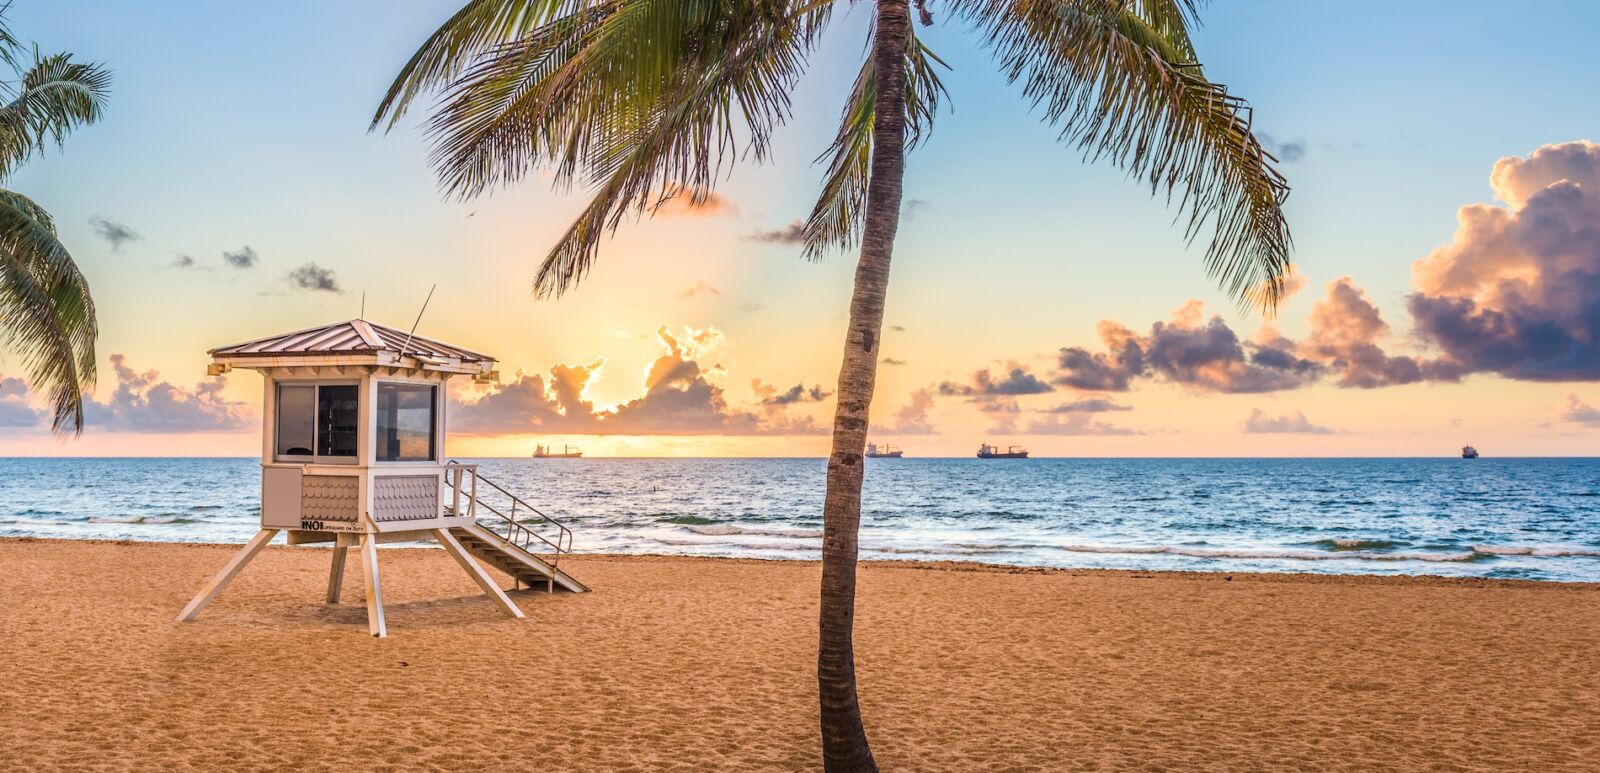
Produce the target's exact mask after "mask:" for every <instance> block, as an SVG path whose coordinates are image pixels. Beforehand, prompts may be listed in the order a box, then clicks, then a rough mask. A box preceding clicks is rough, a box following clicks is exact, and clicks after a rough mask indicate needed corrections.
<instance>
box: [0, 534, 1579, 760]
mask: <svg viewBox="0 0 1600 773" xmlns="http://www.w3.org/2000/svg"><path fill="white" fill-rule="evenodd" d="M234 549H235V548H234V547H232V546H196V545H170V544H152V543H110V542H62V541H50V540H0V646H3V648H4V653H5V654H4V657H5V662H4V663H0V718H3V721H0V769H5V770H16V769H35V770H42V769H107V770H126V769H134V768H138V769H149V768H162V769H165V770H169V771H176V770H217V769H234V770H249V769H296V770H308V769H334V768H340V769H370V770H414V769H444V770H476V771H493V770H506V769H512V768H518V769H548V770H674V769H675V770H696V771H699V770H754V769H811V768H814V767H816V753H815V750H816V748H817V746H818V741H817V730H816V708H815V704H814V697H813V696H814V693H813V689H814V684H813V663H814V657H815V650H814V648H815V639H814V636H815V628H816V588H817V580H818V574H819V571H820V569H819V567H818V565H817V564H815V563H809V562H799V561H794V562H767V561H755V560H732V559H727V560H723V559H692V558H671V557H622V556H604V555H590V556H578V557H574V558H572V559H569V561H570V569H571V571H572V573H573V574H574V575H575V576H577V577H579V578H580V579H582V580H584V581H585V582H588V583H589V584H590V585H592V586H593V587H594V588H595V592H594V593H590V594H582V595H572V594H556V595H548V594H545V593H544V592H543V591H537V592H530V591H524V592H521V593H517V594H513V598H514V599H515V600H516V601H517V603H518V604H519V605H520V606H521V607H522V609H523V611H524V612H525V613H526V614H527V619H525V620H521V621H517V620H512V619H509V618H506V617H503V616H502V615H501V614H500V613H499V611H498V610H497V609H496V608H495V607H494V606H492V604H491V603H490V602H489V601H488V599H487V598H485V597H484V596H483V595H482V594H481V593H479V592H478V590H477V588H476V586H474V585H473V584H472V582H471V581H470V580H469V579H468V578H467V577H466V576H465V575H464V574H463V573H462V572H461V570H460V569H459V568H458V567H457V566H456V565H455V564H454V563H452V562H451V560H450V558H449V557H448V556H446V555H445V554H444V553H443V552H442V551H439V550H419V549H386V550H384V551H382V552H381V554H380V563H381V566H382V570H383V573H384V592H385V601H386V602H387V609H388V613H389V615H388V624H389V638H387V639H383V640H376V639H372V638H370V637H369V636H368V635H367V629H366V619H365V608H364V607H363V606H362V603H361V579H360V577H361V575H360V564H359V562H358V561H356V560H354V556H352V560H351V561H350V564H349V566H348V567H347V574H346V579H345V592H346V601H345V603H343V604H340V605H337V606H330V605H325V604H323V603H322V595H323V592H324V589H325V587H326V581H327V568H328V560H329V551H328V550H326V549H317V548H284V547H273V548H269V549H268V550H267V551H266V552H264V553H263V554H262V555H261V556H260V557H259V558H257V559H256V561H255V563H253V564H252V565H250V566H249V567H248V568H247V569H246V570H245V571H244V573H243V574H242V575H241V576H240V577H239V579H237V580H236V581H235V582H234V583H233V585H232V586H230V587H229V588H228V589H227V590H226V591H225V592H224V593H223V594H222V596H221V597H220V598H219V599H218V600H217V601H216V602H215V603H213V604H212V605H211V607H210V608H209V609H207V610H206V612H205V614H204V615H202V616H201V618H200V619H199V620H198V621H196V622H193V623H177V622H174V621H173V617H174V616H175V615H176V614H177V612H178V610H179V609H180V608H181V607H182V606H183V604H184V603H185V602H186V601H187V600H188V598H189V596H190V595H192V594H193V593H194V592H195V591H196V590H197V589H198V588H199V587H200V586H201V585H202V584H203V583H204V581H205V580H206V578H207V577H209V576H210V574H211V573H213V572H214V571H215V570H216V569H217V568H219V567H220V566H221V565H222V563H223V562H224V561H226V560H227V558H228V556H229V555H230V554H231V552H232V551H233V550H234ZM567 565H568V564H567V562H564V563H563V566H564V567H565V566H567ZM496 576H497V577H499V575H496ZM1228 577H1229V575H1221V574H1181V573H1134V572H1085V571H1070V570H1066V571H1063V570H1030V569H1006V568H999V567H980V566H974V565H955V564H938V565H926V564H906V563H895V564H885V563H869V564H866V565H864V567H863V569H862V571H861V575H860V598H859V614H858V620H857V643H856V647H857V657H858V660H859V668H860V686H861V690H862V703H863V706H864V713H865V716H866V722H867V727H868V732H869V734H870V735H871V738H872V740H873V744H874V750H875V751H876V753H877V756H878V759H879V762H880V763H881V764H882V765H883V767H884V769H885V770H1037V769H1049V770H1125V769H1148V770H1163V769H1164V770H1310V769H1329V770H1382V769H1395V770H1493V769H1508V768H1513V769H1531V770H1594V769H1596V765H1597V763H1596V760H1600V689H1597V685H1600V586H1596V585H1563V584H1553V583H1527V582H1505V581H1486V580H1443V579H1429V578H1419V579H1411V578H1371V577H1337V576H1315V575H1241V574H1235V575H1231V580H1230V579H1227V578H1228Z"/></svg>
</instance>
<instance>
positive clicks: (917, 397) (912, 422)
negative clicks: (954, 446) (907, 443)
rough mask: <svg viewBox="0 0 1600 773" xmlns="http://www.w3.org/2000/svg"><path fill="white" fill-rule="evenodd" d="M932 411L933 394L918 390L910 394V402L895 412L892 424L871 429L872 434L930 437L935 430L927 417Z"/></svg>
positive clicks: (925, 390)
mask: <svg viewBox="0 0 1600 773" xmlns="http://www.w3.org/2000/svg"><path fill="white" fill-rule="evenodd" d="M932 410H933V392H932V391H931V390H928V389H918V390H917V391H915V392H912V393H911V400H910V402H908V403H906V404H905V405H904V406H901V408H900V410H898V411H895V414H894V423H893V424H889V425H885V426H876V427H873V428H872V432H873V433H875V434H880V435H932V434H933V433H934V432H935V430H934V427H933V421H932V418H931V417H930V416H929V415H928V414H929V413H930V412H931V411H932Z"/></svg>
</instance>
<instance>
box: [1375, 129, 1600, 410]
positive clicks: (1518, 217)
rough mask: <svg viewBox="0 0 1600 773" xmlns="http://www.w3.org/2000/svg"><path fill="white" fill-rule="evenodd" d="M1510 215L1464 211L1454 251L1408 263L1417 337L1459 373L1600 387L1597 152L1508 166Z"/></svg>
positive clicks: (1501, 210)
mask: <svg viewBox="0 0 1600 773" xmlns="http://www.w3.org/2000/svg"><path fill="white" fill-rule="evenodd" d="M1490 185H1491V186H1492V187H1493V189H1494V192H1495V196H1496V197H1497V198H1499V199H1500V200H1501V201H1503V202H1505V203H1506V206H1504V207H1500V206H1494V205H1490V204H1473V205H1469V206H1465V207H1462V208H1461V209H1460V211H1459V212H1458V213H1457V228H1456V232H1455V235H1454V238H1453V239H1452V241H1451V242H1450V243H1449V244H1447V245H1445V246H1443V247H1440V248H1439V249H1437V250H1435V251H1434V252H1433V253H1432V254H1430V255H1428V256H1427V257H1425V258H1422V259H1421V260H1418V261H1417V262H1416V263H1415V264H1413V265H1412V279H1413V283H1414V285H1415V287H1416V292H1415V293H1413V294H1412V295H1411V296H1410V297H1409V298H1408V299H1407V307H1408V309H1409V310H1410V312H1411V316H1412V320H1413V325H1414V330H1415V334H1416V335H1417V336H1418V337H1419V338H1420V339H1422V340H1423V341H1425V342H1427V343H1429V344H1432V345H1433V346H1436V347H1438V349H1439V350H1440V351H1441V352H1442V353H1443V357H1444V358H1445V359H1447V360H1449V361H1451V362H1453V363H1454V370H1455V371H1456V372H1458V373H1478V372H1482V373H1496V374H1499V375H1501V376H1504V377H1506V378H1512V379H1521V380H1528V381H1587V380H1593V379H1597V378H1600V145H1596V144H1595V143H1592V142H1587V141H1578V142H1568V143H1562V144H1556V145H1545V146H1543V147H1541V148H1539V149H1538V150H1535V151H1534V152H1533V153H1532V154H1530V155H1529V156H1527V157H1526V158H1522V157H1510V158H1502V159H1500V160H1499V161H1498V162H1496V163H1495V165H1494V170H1493V172H1492V173H1491V175H1490Z"/></svg>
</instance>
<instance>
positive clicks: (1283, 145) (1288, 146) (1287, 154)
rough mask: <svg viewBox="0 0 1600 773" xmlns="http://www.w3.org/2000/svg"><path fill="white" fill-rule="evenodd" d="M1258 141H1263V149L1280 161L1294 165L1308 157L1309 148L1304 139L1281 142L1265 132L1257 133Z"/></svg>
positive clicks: (1297, 138) (1298, 138)
mask: <svg viewBox="0 0 1600 773" xmlns="http://www.w3.org/2000/svg"><path fill="white" fill-rule="evenodd" d="M1256 139H1258V140H1260V141H1261V147H1263V148H1266V150H1267V152H1268V153H1271V154H1272V155H1274V156H1277V157H1278V160H1280V161H1282V162H1284V163H1286V164H1292V163H1294V162H1296V161H1299V160H1300V159H1303V158H1305V157H1306V150H1308V149H1309V146H1308V145H1307V144H1306V141H1305V139H1304V138H1301V137H1296V138H1294V139H1292V140H1280V139H1278V138H1276V137H1274V136H1272V135H1270V134H1267V133H1265V132H1257V133H1256Z"/></svg>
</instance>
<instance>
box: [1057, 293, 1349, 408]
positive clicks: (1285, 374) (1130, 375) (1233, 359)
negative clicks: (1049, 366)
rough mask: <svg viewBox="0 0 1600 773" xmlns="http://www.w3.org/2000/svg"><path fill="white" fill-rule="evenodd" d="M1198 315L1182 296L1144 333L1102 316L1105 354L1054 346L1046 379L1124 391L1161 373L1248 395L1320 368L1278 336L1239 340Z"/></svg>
mask: <svg viewBox="0 0 1600 773" xmlns="http://www.w3.org/2000/svg"><path fill="white" fill-rule="evenodd" d="M1203 316H1204V314H1203V308H1202V306H1201V304H1200V301H1190V302H1189V303H1187V304H1185V305H1184V306H1183V307H1181V308H1179V309H1178V310H1177V311H1175V312H1173V317H1172V320H1171V321H1169V322H1157V323H1155V324H1154V325H1151V327H1150V332H1149V333H1148V334H1145V335H1139V334H1137V333H1135V332H1134V331H1133V330H1131V329H1129V328H1128V327H1126V326H1124V325H1122V324H1120V323H1117V322H1111V321H1109V320H1106V321H1102V322H1101V323H1100V326H1099V333H1100V339H1101V341H1102V342H1104V344H1105V351H1104V352H1090V351H1089V350H1087V349H1084V348H1082V347H1076V346H1073V347H1065V348H1062V349H1061V350H1060V352H1059V355H1058V357H1057V360H1056V372H1055V374H1054V376H1053V380H1054V382H1055V383H1056V384H1059V385H1062V386H1066V387H1071V388H1073V389H1082V390H1089V391H1098V392H1125V391H1128V389H1130V388H1131V386H1132V383H1133V381H1134V380H1135V379H1138V378H1161V379H1163V380H1165V381H1168V382H1170V383H1173V384H1179V385H1182V386H1185V387H1188V388H1190V389H1193V390H1196V391H1202V392H1221V393H1253V392H1272V391H1277V390H1281V389H1294V388H1297V387H1300V386H1305V385H1306V384H1309V383H1311V382H1313V381H1315V380H1316V379H1317V377H1318V376H1320V375H1321V373H1322V365H1321V364H1319V363H1317V362H1314V361H1311V360H1308V359H1305V358H1303V357H1300V356H1297V355H1296V354H1295V353H1294V352H1293V351H1292V343H1291V342H1289V341H1287V340H1286V339H1283V338H1281V337H1269V338H1267V339H1264V340H1257V341H1241V340H1240V339H1239V336H1238V335H1236V334H1235V333H1234V332H1233V330H1232V328H1229V327H1228V325H1227V323H1226V322H1223V321H1222V318H1221V317H1219V316H1213V317H1211V319H1210V320H1209V321H1202V318H1203Z"/></svg>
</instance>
